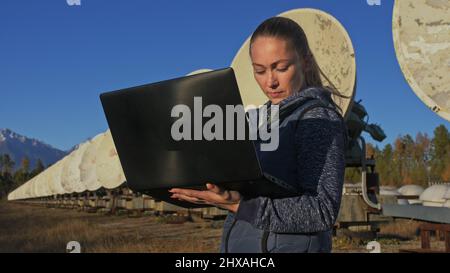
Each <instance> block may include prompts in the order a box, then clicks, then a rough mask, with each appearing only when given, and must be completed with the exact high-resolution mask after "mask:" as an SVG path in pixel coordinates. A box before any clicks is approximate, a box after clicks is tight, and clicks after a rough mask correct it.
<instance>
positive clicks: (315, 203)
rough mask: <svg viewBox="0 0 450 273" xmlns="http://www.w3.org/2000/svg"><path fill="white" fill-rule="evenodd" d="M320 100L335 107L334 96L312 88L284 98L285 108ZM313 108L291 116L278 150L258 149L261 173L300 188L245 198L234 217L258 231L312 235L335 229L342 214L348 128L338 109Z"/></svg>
mask: <svg viewBox="0 0 450 273" xmlns="http://www.w3.org/2000/svg"><path fill="white" fill-rule="evenodd" d="M307 98H316V99H319V100H321V101H322V102H323V103H324V104H325V105H328V106H330V108H332V107H334V106H333V104H332V99H331V96H330V93H329V92H328V91H326V90H325V89H322V88H308V89H305V90H303V91H301V92H300V93H298V94H295V95H292V96H290V97H288V98H287V99H285V100H283V101H282V102H281V103H280V104H279V106H280V111H281V109H282V108H283V107H284V106H285V105H287V104H289V103H290V102H292V101H294V100H296V101H298V100H302V99H307ZM330 108H327V107H316V108H313V109H311V110H309V111H307V112H306V113H303V115H302V116H301V118H300V116H299V115H298V113H297V112H295V111H294V112H293V113H292V114H290V115H289V116H288V117H287V118H286V120H284V121H283V122H282V123H281V124H280V144H279V147H278V149H277V150H276V151H272V152H262V151H261V150H260V148H259V145H260V143H258V142H256V143H255V145H256V150H257V152H258V158H259V160H260V164H261V167H262V170H263V171H264V172H266V173H269V174H270V175H272V176H275V177H277V178H280V179H282V180H284V181H285V182H287V183H289V184H291V185H293V186H295V187H296V188H297V189H298V190H299V192H301V194H300V195H298V196H296V197H290V198H281V199H272V198H267V197H257V198H246V197H245V196H244V198H243V199H242V200H241V202H240V205H239V209H238V211H237V213H236V214H235V215H234V214H233V215H230V216H234V217H235V218H236V220H243V221H246V222H248V223H250V224H251V225H252V226H253V227H255V228H258V229H262V230H266V231H270V232H276V233H313V232H320V231H327V230H331V229H332V228H333V225H334V223H335V221H336V218H337V216H338V212H339V207H340V202H341V195H342V186H343V181H344V170H345V155H344V154H345V147H346V139H347V129H346V126H345V123H344V121H343V118H342V116H341V115H340V114H339V113H338V111H335V110H332V109H330Z"/></svg>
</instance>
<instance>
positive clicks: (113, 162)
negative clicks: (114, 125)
mask: <svg viewBox="0 0 450 273" xmlns="http://www.w3.org/2000/svg"><path fill="white" fill-rule="evenodd" d="M95 164H96V165H95V167H96V173H97V178H98V180H99V182H100V184H101V185H102V186H103V187H104V188H106V189H114V188H117V187H118V186H120V185H121V184H122V183H123V182H125V175H124V173H123V170H122V165H121V164H120V160H119V156H118V155H117V150H116V147H115V145H114V141H113V139H112V137H111V132H110V130H108V131H106V133H105V136H104V138H103V141H102V142H101V143H100V146H99V147H98V150H97V160H96V162H95Z"/></svg>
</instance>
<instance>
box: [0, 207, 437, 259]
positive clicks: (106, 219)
mask: <svg viewBox="0 0 450 273" xmlns="http://www.w3.org/2000/svg"><path fill="white" fill-rule="evenodd" d="M170 220H171V218H170V217H167V216H166V217H163V216H154V215H144V216H141V217H128V216H127V215H121V216H116V215H102V214H99V213H87V212H83V211H77V210H71V209H56V208H45V207H36V206H30V205H23V204H14V203H8V202H5V201H1V202H0V252H66V245H67V243H68V242H69V241H78V242H79V243H80V244H81V251H82V252H151V253H156V252H178V253H180V252H191V253H204V252H208V253H214V252H218V249H219V244H220V238H221V234H222V224H223V220H214V221H213V220H206V219H201V218H199V217H195V218H194V219H193V221H182V222H181V223H180V221H170ZM419 224H420V223H418V222H415V221H411V220H396V221H395V222H392V223H388V224H385V225H383V226H381V227H380V232H379V233H378V238H377V239H376V241H377V242H379V243H380V245H381V251H382V252H394V253H395V252H398V251H399V249H401V248H406V249H410V248H419V247H420V240H419V238H418V226H419ZM371 240H373V239H368V238H366V239H365V238H364V237H359V236H356V237H351V236H350V237H349V236H339V237H334V238H333V252H368V250H367V249H366V245H367V243H368V242H369V241H371ZM432 245H433V246H437V247H440V246H442V247H443V242H439V241H436V240H435V239H434V238H433V240H432Z"/></svg>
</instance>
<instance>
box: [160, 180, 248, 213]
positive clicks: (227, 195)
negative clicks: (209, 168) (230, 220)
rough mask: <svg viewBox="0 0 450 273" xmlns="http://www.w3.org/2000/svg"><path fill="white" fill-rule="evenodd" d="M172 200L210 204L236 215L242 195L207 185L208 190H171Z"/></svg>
mask: <svg viewBox="0 0 450 273" xmlns="http://www.w3.org/2000/svg"><path fill="white" fill-rule="evenodd" d="M169 192H170V193H172V195H171V196H170V197H171V198H175V199H179V200H182V201H188V202H191V203H194V204H208V205H212V206H215V207H219V208H223V209H226V210H229V211H231V212H234V213H236V212H237V210H238V208H239V202H240V201H241V195H240V193H239V192H237V191H228V190H224V189H222V188H220V187H219V186H217V185H214V184H211V183H207V184H206V190H204V191H198V190H189V189H179V188H174V189H171V190H169Z"/></svg>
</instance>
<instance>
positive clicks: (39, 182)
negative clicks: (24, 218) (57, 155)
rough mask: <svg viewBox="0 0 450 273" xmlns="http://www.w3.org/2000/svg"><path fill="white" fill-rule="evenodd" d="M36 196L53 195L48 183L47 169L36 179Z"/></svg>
mask: <svg viewBox="0 0 450 273" xmlns="http://www.w3.org/2000/svg"><path fill="white" fill-rule="evenodd" d="M35 187H36V194H37V196H36V197H45V196H49V195H51V193H50V192H49V189H48V185H47V171H46V170H44V171H42V172H41V173H40V174H39V175H38V177H37V178H36V181H35Z"/></svg>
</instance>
